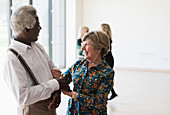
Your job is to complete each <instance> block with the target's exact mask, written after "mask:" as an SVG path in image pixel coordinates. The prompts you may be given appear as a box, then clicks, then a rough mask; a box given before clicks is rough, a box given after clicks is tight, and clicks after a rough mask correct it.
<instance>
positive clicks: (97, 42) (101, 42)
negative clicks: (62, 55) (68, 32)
mask: <svg viewBox="0 0 170 115" xmlns="http://www.w3.org/2000/svg"><path fill="white" fill-rule="evenodd" d="M87 39H88V40H89V41H90V43H91V44H92V45H93V46H94V48H95V49H102V50H101V56H102V58H103V57H104V56H105V55H106V54H107V53H108V51H109V49H110V41H109V37H108V35H107V34H105V33H104V32H102V31H92V32H89V33H87V34H86V35H85V36H84V37H83V38H82V40H83V41H85V40H87Z"/></svg>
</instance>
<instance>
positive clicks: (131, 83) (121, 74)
mask: <svg viewBox="0 0 170 115" xmlns="http://www.w3.org/2000/svg"><path fill="white" fill-rule="evenodd" d="M115 90H116V92H117V93H118V95H119V96H118V97H116V98H115V99H113V100H112V101H109V102H108V115H170V73H162V72H143V71H125V70H124V71H120V70H116V74H115ZM67 99H68V97H66V96H64V95H62V103H61V105H60V106H59V108H58V109H57V113H58V115H65V113H66V109H67Z"/></svg>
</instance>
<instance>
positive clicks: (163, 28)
mask: <svg viewBox="0 0 170 115" xmlns="http://www.w3.org/2000/svg"><path fill="white" fill-rule="evenodd" d="M81 1H82V4H81V5H82V7H81V8H80V9H77V10H80V11H82V15H81V16H82V17H81V18H79V19H80V20H81V23H80V22H79V24H78V25H77V27H79V26H82V25H88V26H89V27H90V29H91V30H94V29H98V28H99V26H100V24H101V23H103V22H105V23H108V24H110V26H111V29H112V34H113V42H114V43H113V54H114V57H115V66H116V67H117V68H118V67H119V68H139V69H140V68H142V69H156V70H157V69H159V70H168V71H169V70H170V51H169V49H170V0H81ZM77 29H78V28H76V30H77Z"/></svg>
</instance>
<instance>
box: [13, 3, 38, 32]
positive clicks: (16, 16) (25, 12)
mask: <svg viewBox="0 0 170 115" xmlns="http://www.w3.org/2000/svg"><path fill="white" fill-rule="evenodd" d="M36 13H37V11H36V9H35V8H34V7H33V6H31V5H26V6H22V7H20V8H18V9H17V10H16V11H15V12H14V13H13V14H12V16H11V20H10V26H11V28H12V30H13V32H14V33H15V35H18V34H20V33H22V32H23V31H24V29H25V28H26V29H32V28H33V27H34V25H35V23H36V19H35V17H36V16H37V15H36Z"/></svg>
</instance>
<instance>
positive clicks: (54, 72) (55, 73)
mask: <svg viewBox="0 0 170 115" xmlns="http://www.w3.org/2000/svg"><path fill="white" fill-rule="evenodd" d="M51 73H52V75H53V78H59V77H61V73H62V72H61V71H60V70H59V69H57V68H52V69H51Z"/></svg>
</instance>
